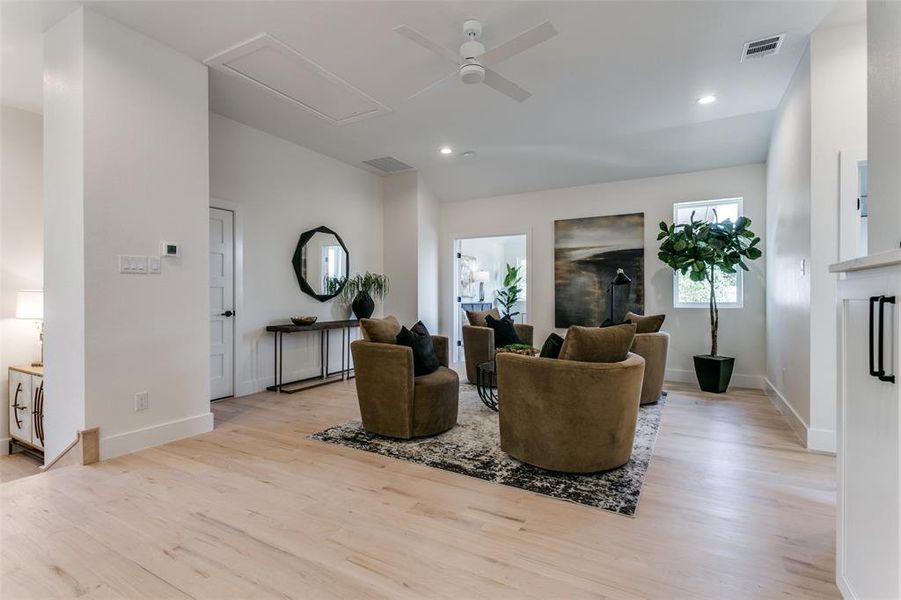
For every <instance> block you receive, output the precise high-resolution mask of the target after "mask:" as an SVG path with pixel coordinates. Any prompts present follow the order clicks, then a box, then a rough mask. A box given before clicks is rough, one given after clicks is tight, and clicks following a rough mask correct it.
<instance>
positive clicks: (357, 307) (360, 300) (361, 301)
mask: <svg viewBox="0 0 901 600" xmlns="http://www.w3.org/2000/svg"><path fill="white" fill-rule="evenodd" d="M350 307H351V309H353V311H354V314H355V315H356V316H357V318H358V319H368V318H369V317H371V316H372V312H373V311H374V310H375V301H374V300H373V299H372V296H370V295H369V294H367V293H366V292H360V293H359V294H357V295H356V296H355V297H354V301H353V302H352V303H351V305H350Z"/></svg>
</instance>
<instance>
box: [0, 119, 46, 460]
mask: <svg viewBox="0 0 901 600" xmlns="http://www.w3.org/2000/svg"><path fill="white" fill-rule="evenodd" d="M42 128H43V120H42V117H41V115H38V114H35V113H31V112H27V111H24V110H19V109H17V108H11V107H8V106H3V107H2V114H0V135H2V141H0V406H2V407H3V409H2V410H0V454H6V452H7V451H8V444H7V443H6V441H7V438H8V437H9V411H8V410H6V409H5V407H6V406H8V405H9V404H8V398H7V396H8V388H9V386H8V383H7V378H8V371H7V368H8V367H9V366H10V365H21V364H29V363H31V362H32V361H34V360H37V359H38V357H39V356H40V346H39V343H38V332H37V329H36V328H35V323H34V322H33V321H22V320H18V319H16V318H15V317H16V292H17V291H18V290H23V289H42V288H43V287H44V246H43V243H44V227H43V217H42V212H43V191H42V190H43V183H42V171H43V169H42V161H43V150H42V148H43V139H42V136H43V134H42Z"/></svg>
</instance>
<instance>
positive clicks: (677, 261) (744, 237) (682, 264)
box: [657, 211, 763, 394]
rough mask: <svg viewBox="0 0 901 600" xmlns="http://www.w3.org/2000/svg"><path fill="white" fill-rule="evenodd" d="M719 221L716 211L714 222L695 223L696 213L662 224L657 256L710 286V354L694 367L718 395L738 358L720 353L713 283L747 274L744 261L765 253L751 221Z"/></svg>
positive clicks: (701, 356)
mask: <svg viewBox="0 0 901 600" xmlns="http://www.w3.org/2000/svg"><path fill="white" fill-rule="evenodd" d="M716 221H717V220H716V211H714V222H712V223H711V222H708V221H697V220H695V215H694V213H692V214H691V222H689V223H685V224H681V225H676V224H671V225H667V224H666V223H664V222H661V223H660V233H659V234H658V235H657V240H658V241H660V242H661V244H660V251H659V252H658V253H657V257H658V258H660V260H662V261H663V262H664V263H666V264H667V265H668V266H669V267H670V268H672V269H673V270H674V271H679V272H680V273H682V275H683V276H685V275H687V276H688V277H690V278H691V280H692V281H706V282H707V284H708V285H709V287H710V300H709V306H710V342H711V343H710V354H698V355H695V357H694V365H695V375H696V376H697V378H698V384H699V385H700V386H701V389H702V390H704V391H705V392H715V393H717V394H719V393H722V392H725V391H726V390H727V389H728V388H729V381H730V380H731V378H732V370H733V368H734V367H735V358H734V357H730V356H720V355H719V354H717V350H718V348H717V341H718V337H717V335H718V332H719V324H720V316H719V309H718V308H717V305H716V287H715V285H714V281H715V278H716V275H717V273H736V269H737V268H741V269H743V270H745V271H747V270H748V265H747V263H746V262H745V261H752V260H757V259H758V258H760V257H761V256H762V254H763V253H762V252H761V251H760V249H759V248H757V244H759V243H760V238H759V237H757V236H756V235H755V234H754V232H753V231H751V230H750V229H749V227H750V225H751V219H748V218H746V217H739V218H738V219H737V220H736V222H735V223H733V222H732V221H731V220H730V219H726V220H725V221H722V222H716Z"/></svg>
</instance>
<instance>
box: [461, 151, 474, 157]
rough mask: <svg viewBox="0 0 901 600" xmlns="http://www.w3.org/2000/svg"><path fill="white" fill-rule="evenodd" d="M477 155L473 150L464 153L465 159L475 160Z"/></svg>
mask: <svg viewBox="0 0 901 600" xmlns="http://www.w3.org/2000/svg"><path fill="white" fill-rule="evenodd" d="M475 155H476V153H475V152H473V151H472V150H467V151H466V152H464V153H463V158H475Z"/></svg>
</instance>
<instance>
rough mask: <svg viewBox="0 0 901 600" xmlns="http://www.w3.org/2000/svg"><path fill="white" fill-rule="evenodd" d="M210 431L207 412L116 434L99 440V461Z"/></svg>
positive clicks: (210, 426) (209, 416) (209, 419)
mask: <svg viewBox="0 0 901 600" xmlns="http://www.w3.org/2000/svg"><path fill="white" fill-rule="evenodd" d="M212 430H213V413H211V412H208V413H204V414H201V415H196V416H193V417H186V418H184V419H178V420H176V421H169V422H168V423H160V424H159V425H153V426H151V427H145V428H143V429H136V430H134V431H127V432H125V433H117V434H116V435H111V436H109V437H105V438H101V440H100V460H106V459H108V458H115V457H117V456H122V455H123V454H129V453H131V452H136V451H138V450H142V449H144V448H151V447H153V446H159V445H162V444H168V443H169V442H174V441H176V440H180V439H183V438H186V437H191V436H194V435H200V434H201V433H206V432H208V431H212Z"/></svg>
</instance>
